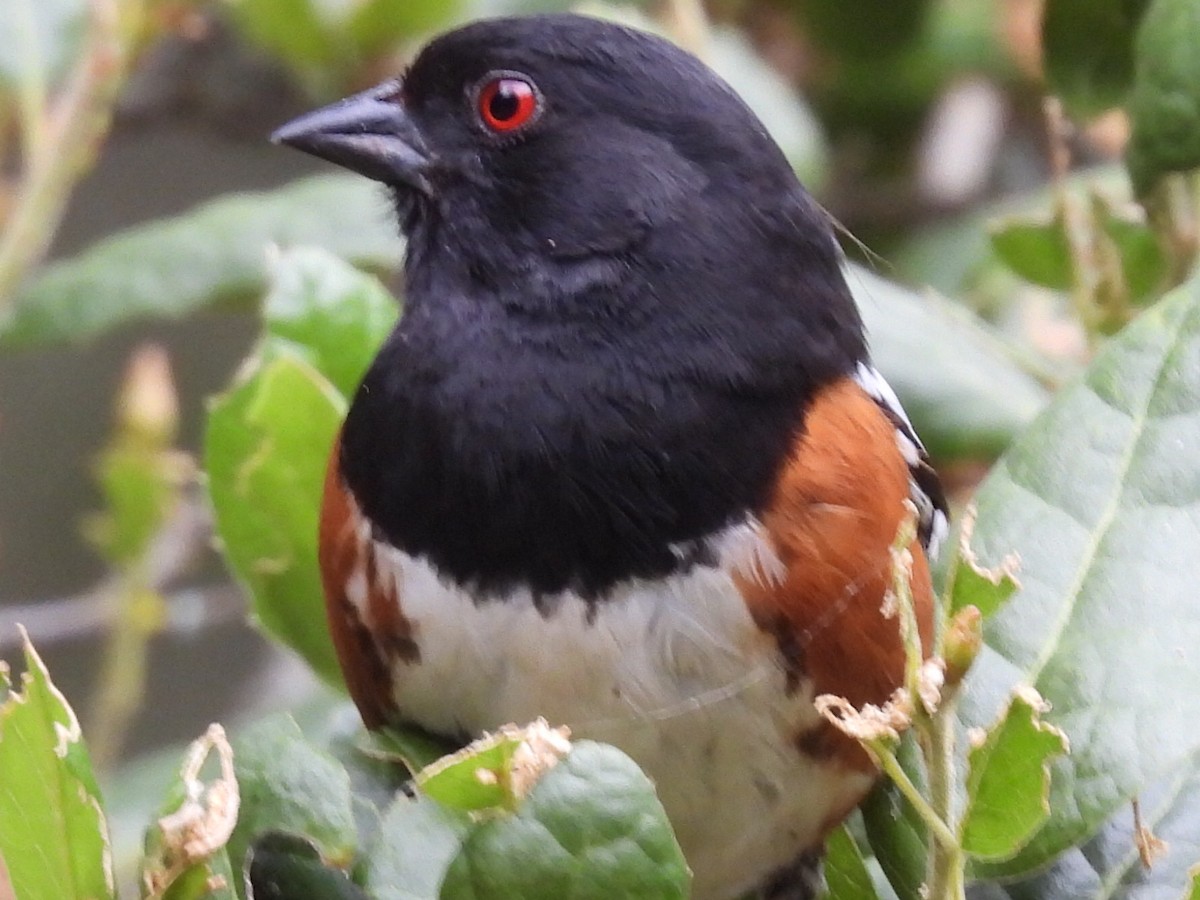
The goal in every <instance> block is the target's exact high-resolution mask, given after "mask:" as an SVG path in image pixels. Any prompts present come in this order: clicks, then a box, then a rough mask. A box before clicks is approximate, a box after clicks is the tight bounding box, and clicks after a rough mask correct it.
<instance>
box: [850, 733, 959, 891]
mask: <svg viewBox="0 0 1200 900" xmlns="http://www.w3.org/2000/svg"><path fill="white" fill-rule="evenodd" d="M869 746H870V748H871V751H872V753H874V755H875V758H876V759H877V760H878V761H879V766H880V768H882V769H883V771H884V773H885V774H886V775H887V776H888V778H890V779H892V781H893V782H895V785H896V787H897V788H899V790H900V793H901V794H903V795H904V799H905V800H907V801H908V802H909V803H910V804H912V808H913V809H915V810H916V811H917V815H919V816H920V817H921V821H922V822H924V823H925V824H926V825H927V826H929V833H930V834H932V835H933V837H934V848H935V851H934V852H935V854H936V853H937V852H939V849H938V848H940V852H943V853H948V852H950V851H955V852H958V853H961V852H962V851H961V850H959V849H958V838H956V837H955V836H954V833H953V832H951V831H950V828H949V827H948V826H947V825H946V823H945V822H944V821H943V820H942V818H941V816H939V815H938V813H937V812H936V811H935V810H934V808H933V807H932V806H930V805H929V803H928V801H926V799H925V798H924V797H922V796H921V791H920V790H919V789H918V788H917V786H916V785H915V784H913V783H912V779H911V778H909V777H908V773H907V772H905V771H904V768H903V766H901V765H900V761H899V760H897V759H896V754H895V753H893V752H892V750H891V748H890V747H880V746H877V745H876V744H874V743H870V744H869ZM936 896H937V895H931V898H933V897H936Z"/></svg>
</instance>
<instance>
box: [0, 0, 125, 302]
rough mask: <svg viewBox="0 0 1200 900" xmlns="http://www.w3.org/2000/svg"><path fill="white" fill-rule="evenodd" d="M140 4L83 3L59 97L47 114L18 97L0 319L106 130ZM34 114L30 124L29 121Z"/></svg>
mask: <svg viewBox="0 0 1200 900" xmlns="http://www.w3.org/2000/svg"><path fill="white" fill-rule="evenodd" d="M142 2H143V0H91V12H92V17H91V26H90V28H89V31H88V39H87V42H86V44H85V47H84V51H83V55H82V57H81V58H80V59H79V61H78V62H77V63H76V65H75V68H74V70H73V71H72V73H71V75H70V77H69V79H68V81H67V85H66V87H65V88H64V89H63V92H62V95H61V96H60V97H59V98H58V99H57V100H56V101H55V103H54V105H53V107H52V108H51V109H50V110H49V111H48V112H47V111H43V110H42V108H41V104H40V103H36V104H35V103H34V101H35V100H36V99H37V98H35V97H32V96H30V97H24V96H23V98H22V124H23V129H22V130H23V134H24V138H25V141H24V159H25V170H24V173H23V175H22V178H21V180H20V182H19V183H18V185H17V189H16V195H15V197H14V198H13V201H12V204H13V205H12V207H11V209H10V210H9V216H8V217H7V220H6V222H5V225H4V231H3V234H0V314H2V313H4V312H6V311H7V309H8V308H9V307H11V305H12V302H13V299H14V297H15V293H16V289H17V286H18V285H19V284H20V282H21V279H22V278H23V277H24V275H25V273H26V272H27V271H29V269H30V268H31V267H33V266H34V265H36V264H37V263H38V262H40V261H41V259H42V257H43V256H44V255H45V253H46V250H47V249H48V248H49V245H50V240H51V238H52V237H53V236H54V232H55V231H56V230H57V228H58V224H59V222H60V221H61V220H62V215H63V211H64V209H65V207H66V203H67V199H68V197H69V196H70V193H71V189H72V187H74V185H75V183H76V182H77V181H78V180H79V178H80V176H81V175H82V174H83V173H84V171H86V169H87V168H88V167H89V166H90V165H91V163H92V161H93V159H94V158H95V155H96V151H97V148H98V146H99V143H100V140H101V138H103V136H104V135H105V133H107V131H108V126H109V122H110V119H111V114H112V107H113V104H114V103H115V102H116V98H117V93H118V91H119V89H120V87H121V85H122V83H123V82H124V80H125V74H126V72H127V71H128V67H129V62H130V57H131V56H132V53H131V45H132V43H133V35H134V33H135V32H136V31H137V26H138V25H140V22H141V17H142ZM32 90H33V89H32V88H30V87H27V88H26V91H25V93H30V92H31V91H32ZM31 104H33V105H31ZM34 113H38V114H39V121H38V122H37V123H32V122H31V121H30V117H31V116H32V115H34Z"/></svg>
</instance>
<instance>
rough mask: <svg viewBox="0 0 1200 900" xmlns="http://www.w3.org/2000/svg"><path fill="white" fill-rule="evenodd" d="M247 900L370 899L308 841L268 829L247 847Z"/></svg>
mask: <svg viewBox="0 0 1200 900" xmlns="http://www.w3.org/2000/svg"><path fill="white" fill-rule="evenodd" d="M246 881H247V882H248V883H249V885H250V890H249V891H247V893H246V900H255V898H261V900H286V898H289V897H295V898H300V897H303V898H305V900H372V898H368V896H367V894H366V893H364V892H363V890H362V888H360V887H359V886H358V885H356V884H355V883H354V882H353V881H351V880H350V879H349V878H348V877H346V874H345V873H344V872H341V871H339V870H338V869H334V868H331V867H329V866H327V865H326V864H325V863H324V861H323V860H322V859H321V854H320V852H319V851H318V850H317V848H316V847H314V846H313V845H312V843H310V842H309V841H306V840H304V839H303V838H299V837H297V836H295V835H291V834H284V833H281V832H268V833H267V834H264V835H263V836H262V837H260V838H258V839H257V840H255V841H254V843H253V844H251V846H250V847H249V849H247V851H246Z"/></svg>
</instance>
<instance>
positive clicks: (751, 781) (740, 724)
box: [376, 525, 869, 900]
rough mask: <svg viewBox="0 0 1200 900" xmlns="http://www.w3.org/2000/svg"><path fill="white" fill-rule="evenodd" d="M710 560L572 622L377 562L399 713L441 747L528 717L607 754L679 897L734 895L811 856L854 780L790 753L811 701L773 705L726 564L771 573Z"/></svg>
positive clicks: (859, 780)
mask: <svg viewBox="0 0 1200 900" xmlns="http://www.w3.org/2000/svg"><path fill="white" fill-rule="evenodd" d="M716 546H717V548H718V551H719V555H720V556H721V557H722V558H721V563H722V564H721V565H719V566H717V567H715V568H707V567H696V568H694V569H693V570H692V571H691V572H688V573H686V574H682V575H678V576H675V577H672V578H670V579H669V580H667V581H665V582H663V581H659V582H637V581H633V582H629V583H628V584H626V585H623V586H621V587H619V588H618V589H616V590H615V591H614V592H613V594H612V595H611V596H609V597H607V598H606V599H605V600H603V601H602V602H600V603H599V604H598V605H596V606H595V607H593V609H592V611H591V612H592V617H591V620H590V621H589V608H588V605H587V604H586V603H585V602H584V601H583V600H582V599H580V598H579V597H577V596H574V595H571V594H564V595H560V596H557V597H556V598H554V600H553V602H552V603H551V604H550V606H549V607H548V608H547V606H546V604H543V609H546V610H547V613H546V614H545V615H543V614H542V613H540V612H539V611H538V610H537V608H536V607H535V606H534V603H533V599H532V597H530V596H529V595H528V593H527V592H526V593H523V594H522V593H521V592H515V593H514V595H513V596H510V597H505V598H503V599H489V600H486V601H484V602H476V601H475V600H474V599H473V598H472V597H471V595H470V594H468V593H467V592H465V591H464V590H462V589H461V588H459V587H457V586H455V585H453V584H450V583H447V582H445V581H443V580H441V579H440V578H439V576H438V575H437V574H436V572H435V571H434V570H433V569H432V568H431V567H430V566H429V565H428V564H426V563H425V562H424V561H422V560H418V559H414V558H412V557H409V556H407V555H405V554H403V553H401V552H399V551H397V550H394V549H392V548H384V547H382V546H380V545H377V546H376V549H377V551H378V552H379V557H378V558H379V560H380V561H381V562H383V561H385V560H386V561H387V564H388V565H389V567H390V568H392V573H391V574H393V575H394V576H395V577H396V586H397V588H398V594H399V596H400V597H401V598H402V601H401V603H402V606H403V611H404V615H405V617H406V618H407V619H408V620H409V622H410V623H411V624H412V626H413V636H414V638H415V639H416V641H417V643H418V644H419V646H420V662H419V663H416V664H413V665H411V666H406V667H403V668H402V669H401V670H400V671H399V672H398V673H397V678H396V683H395V691H396V701H397V703H398V706H399V708H400V710H401V711H402V713H403V714H404V716H405V717H406V718H411V719H412V720H413V721H415V722H417V723H418V724H420V725H422V726H423V727H425V728H428V729H430V730H432V731H443V732H456V731H463V732H468V733H477V732H479V731H482V730H485V729H494V728H496V727H498V726H499V725H502V724H505V723H508V722H516V723H520V724H523V723H526V722H529V721H532V720H533V719H535V718H536V717H538V716H544V717H545V718H546V719H547V720H549V721H550V723H551V724H566V725H569V726H570V728H571V732H572V736H573V737H574V738H577V739H578V738H583V737H586V738H591V739H594V740H599V741H605V742H608V743H611V744H614V745H616V746H618V747H620V748H621V749H622V750H624V751H625V752H626V753H628V754H629V755H630V756H631V757H633V758H634V759H635V760H636V761H637V762H638V764H639V765H640V766H641V767H642V768H643V769H644V770H645V772H646V773H647V774H648V775H649V776H650V777H651V778H652V779H653V780H654V782H655V784H656V786H657V789H658V793H659V796H660V798H661V799H662V802H663V805H664V806H665V807H666V809H667V813H668V814H669V816H670V817H671V821H672V823H673V825H674V826H675V830H676V834H677V835H678V837H679V841H680V844H681V845H682V847H683V850H684V853H685V855H686V856H687V859H688V862H689V864H690V865H691V867H692V870H693V872H694V875H695V883H694V896H695V897H696V898H721V900H724V898H729V897H736V896H738V895H739V894H741V893H742V892H744V891H746V890H748V889H750V888H752V887H754V886H755V885H757V884H758V883H759V882H760V881H761V880H762V879H764V878H765V877H767V876H768V875H770V874H771V873H772V872H773V871H774V870H776V869H778V868H779V867H781V866H783V865H786V864H787V863H789V862H791V861H792V859H794V858H795V856H796V855H797V854H798V853H799V852H801V851H802V850H805V849H807V848H809V847H811V846H812V845H813V844H814V843H815V842H816V841H818V840H819V839H820V837H821V829H822V828H823V827H824V824H825V823H826V822H827V820H828V817H830V816H831V815H834V814H835V813H836V811H838V810H842V809H844V808H845V807H846V806H847V805H848V804H851V803H853V802H854V800H855V799H856V798H857V797H858V796H860V795H861V794H862V793H863V792H864V791H865V790H866V789H867V787H868V786H869V780H868V779H867V777H866V776H864V775H862V774H861V773H854V772H849V771H847V770H845V769H842V768H840V767H839V766H838V765H837V764H836V763H835V762H830V761H816V760H813V759H811V758H809V757H807V756H805V755H804V754H803V753H802V752H800V750H799V749H798V748H797V747H796V745H795V737H796V735H798V734H800V733H801V732H803V731H805V730H806V729H807V728H809V727H811V726H814V725H816V724H817V722H818V717H817V714H816V712H815V711H814V709H813V707H812V702H811V701H812V695H811V686H810V685H808V684H806V683H804V682H801V684H800V685H799V688H798V689H797V690H795V691H793V692H792V693H790V694H789V693H788V691H787V690H786V689H785V674H784V672H783V669H782V667H781V665H780V662H779V659H778V653H777V649H776V645H775V641H774V638H772V637H771V636H770V635H767V634H765V633H764V632H762V631H761V630H760V629H758V628H757V627H756V626H755V624H754V622H753V621H752V620H751V618H750V616H749V614H748V613H747V611H746V608H745V605H744V603H743V601H742V599H741V596H740V595H739V594H738V592H737V589H736V587H735V585H734V583H733V580H732V578H731V577H730V575H729V574H728V572H729V571H730V566H731V565H741V566H742V568H741V571H742V572H743V573H747V574H750V573H754V574H756V575H757V576H758V577H769V576H767V575H764V574H763V570H764V568H765V569H767V570H768V571H769V567H770V565H771V564H772V560H771V559H764V558H763V555H762V553H763V545H762V544H761V543H760V541H759V539H758V537H757V534H756V533H755V531H754V529H753V527H752V526H749V525H742V526H737V527H736V528H732V529H730V530H729V531H728V532H726V534H725V535H724V536H723V537H722V539H721V540H719V541H718V542H717V545H716ZM747 551H749V552H747ZM729 557H733V558H729ZM775 564H776V565H777V563H775Z"/></svg>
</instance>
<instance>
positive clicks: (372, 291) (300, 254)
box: [263, 247, 398, 398]
mask: <svg viewBox="0 0 1200 900" xmlns="http://www.w3.org/2000/svg"><path fill="white" fill-rule="evenodd" d="M270 269H271V281H270V288H269V290H268V291H267V296H266V300H265V301H264V307H263V317H264V318H265V319H266V326H267V333H268V334H269V335H271V336H272V337H274V338H277V339H280V340H283V341H286V342H287V343H288V346H289V347H291V348H292V349H294V350H295V351H296V352H297V353H298V354H299V355H301V356H303V357H304V358H305V359H306V360H307V361H308V362H309V363H311V364H312V365H313V367H314V368H316V370H317V371H318V372H320V373H321V374H322V375H324V376H325V377H326V378H327V379H328V380H329V381H330V382H332V383H333V386H334V387H336V388H337V389H338V390H339V391H340V392H341V394H342V396H343V397H346V398H349V397H351V396H352V395H353V393H354V391H355V389H357V388H358V383H359V381H360V380H361V379H362V376H363V373H364V372H365V371H366V369H367V366H368V365H369V364H370V362H371V360H372V359H373V358H374V356H375V353H376V351H377V350H378V349H379V345H380V344H382V343H383V339H384V338H385V337H387V335H388V332H389V331H391V329H392V325H393V324H394V323H395V321H396V315H397V312H398V308H397V305H396V301H395V300H393V299H392V297H391V295H390V294H389V293H388V292H387V289H386V288H385V287H384V286H383V285H382V284H380V283H379V281H378V279H376V278H374V277H373V276H371V275H367V274H365V273H363V272H360V271H359V270H358V269H355V268H354V267H353V266H351V265H350V264H349V263H346V262H343V261H342V260H341V259H339V258H338V257H336V256H334V255H333V254H331V253H330V252H329V251H327V250H322V249H320V248H316V247H300V248H296V249H294V250H290V251H285V252H284V253H282V254H281V255H280V256H279V257H278V258H277V259H274V260H272V263H271V266H270Z"/></svg>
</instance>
